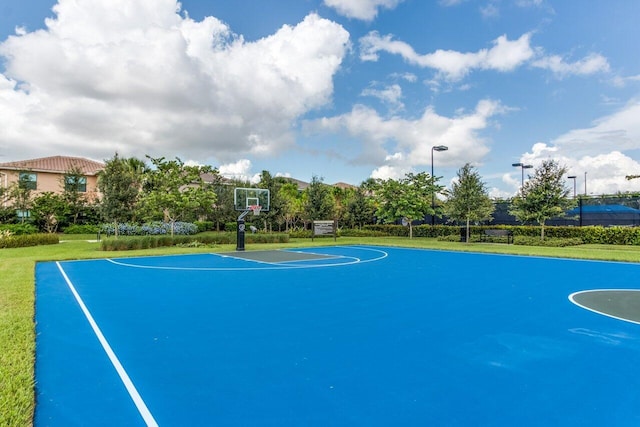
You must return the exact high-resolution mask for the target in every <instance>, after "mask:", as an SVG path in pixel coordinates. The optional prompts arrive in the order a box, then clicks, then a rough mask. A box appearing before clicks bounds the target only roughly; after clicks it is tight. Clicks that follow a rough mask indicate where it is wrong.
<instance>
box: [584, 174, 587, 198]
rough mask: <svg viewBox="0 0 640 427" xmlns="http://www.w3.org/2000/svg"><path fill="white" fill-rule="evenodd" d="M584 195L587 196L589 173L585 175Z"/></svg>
mask: <svg viewBox="0 0 640 427" xmlns="http://www.w3.org/2000/svg"><path fill="white" fill-rule="evenodd" d="M584 195H585V197H586V196H587V173H586V172H585V173H584Z"/></svg>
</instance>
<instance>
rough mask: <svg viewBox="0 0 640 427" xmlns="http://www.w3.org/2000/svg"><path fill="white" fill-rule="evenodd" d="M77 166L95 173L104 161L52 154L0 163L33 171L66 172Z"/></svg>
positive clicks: (0, 166) (5, 166) (15, 168)
mask: <svg viewBox="0 0 640 427" xmlns="http://www.w3.org/2000/svg"><path fill="white" fill-rule="evenodd" d="M74 167H76V168H79V169H80V170H81V171H82V173H84V174H85V175H88V176H91V175H96V174H97V173H98V172H100V171H101V170H102V169H104V163H100V162H96V161H93V160H89V159H85V158H82V157H66V156H53V157H42V158H39V159H31V160H19V161H17V162H8V163H0V169H10V170H30V171H34V172H55V173H61V174H63V173H66V172H68V171H69V170H71V169H72V168H74Z"/></svg>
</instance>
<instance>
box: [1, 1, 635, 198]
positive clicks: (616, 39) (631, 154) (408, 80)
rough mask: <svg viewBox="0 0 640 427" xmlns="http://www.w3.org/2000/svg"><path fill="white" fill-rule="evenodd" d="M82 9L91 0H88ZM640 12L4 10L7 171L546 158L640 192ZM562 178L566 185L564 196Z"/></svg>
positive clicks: (608, 188)
mask: <svg viewBox="0 0 640 427" xmlns="http://www.w3.org/2000/svg"><path fill="white" fill-rule="evenodd" d="M89 3H90V4H89ZM638 16H640V2H638V1H637V0H612V1H610V2H597V1H589V2H567V1H548V0H440V1H425V0H279V1H271V2H266V1H263V0H235V1H216V0H207V1H204V0H185V1H183V2H181V3H176V2H175V1H174V0H93V1H92V2H75V1H73V0H59V1H58V2H56V1H55V0H50V1H45V0H29V1H28V2H24V1H11V0H8V1H5V2H3V4H2V5H0V64H1V65H0V162H5V161H13V160H20V159H27V158H34V157H42V156H48V155H58V154H63V155H73V156H83V157H89V158H93V159H97V160H104V159H108V158H110V157H112V156H113V154H114V153H115V152H116V151H117V152H118V153H120V154H121V155H123V156H137V157H141V158H143V157H144V155H146V154H148V155H151V156H152V157H158V156H165V157H168V158H173V157H175V156H178V157H180V158H181V159H182V160H184V161H189V162H194V163H199V164H210V165H213V166H215V167H218V168H219V169H220V170H221V172H223V173H224V174H226V175H228V176H239V177H240V176H241V177H247V178H251V177H254V176H255V175H256V174H259V173H260V171H262V170H268V171H270V172H271V173H272V174H280V175H284V176H291V177H294V178H298V179H302V180H306V181H309V180H310V179H311V177H312V176H313V175H317V176H319V177H322V178H324V180H325V182H327V183H335V182H339V181H343V182H348V183H352V184H359V183H360V182H362V181H364V180H365V179H367V178H369V177H377V178H389V177H393V178H398V177H401V176H403V175H404V174H405V173H407V172H420V171H427V172H429V173H430V171H431V147H433V146H434V145H446V146H447V147H449V150H448V151H446V152H436V153H434V163H435V164H434V168H435V175H436V176H442V177H443V183H444V184H445V185H447V186H448V185H449V183H450V182H451V180H452V179H454V177H455V175H456V171H457V170H458V169H459V168H460V167H462V166H463V165H464V164H465V163H467V162H470V163H472V164H473V165H475V166H476V167H477V168H478V170H479V171H480V173H481V175H482V176H483V178H484V180H485V181H486V183H487V186H488V188H489V189H490V191H491V194H492V195H494V196H497V197H508V196H510V195H512V194H514V193H515V192H516V191H517V189H518V186H519V185H520V180H521V174H520V173H521V171H520V169H518V168H514V167H512V166H511V164H512V163H517V162H524V163H526V164H532V165H534V166H536V165H539V164H540V163H541V162H542V161H544V160H546V159H550V158H552V159H555V160H557V161H559V162H560V163H561V164H563V165H565V166H567V168H568V170H569V173H570V174H573V175H576V176H577V177H578V178H577V179H576V181H577V187H578V190H579V192H583V191H584V181H585V176H586V177H587V183H588V189H587V192H588V193H593V194H602V193H614V192H617V191H638V190H640V180H632V181H628V180H626V179H625V176H626V175H629V174H640V55H638V48H637V46H636V44H637V43H636V41H637V40H640V27H639V26H638V25H637V17H638ZM572 185H573V183H572V182H570V181H568V182H567V186H568V187H570V186H572Z"/></svg>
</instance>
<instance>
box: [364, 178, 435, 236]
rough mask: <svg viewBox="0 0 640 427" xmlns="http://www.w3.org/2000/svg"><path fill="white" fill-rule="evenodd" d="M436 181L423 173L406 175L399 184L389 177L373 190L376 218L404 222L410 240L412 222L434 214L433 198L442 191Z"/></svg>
mask: <svg viewBox="0 0 640 427" xmlns="http://www.w3.org/2000/svg"><path fill="white" fill-rule="evenodd" d="M437 181H438V179H437V178H436V179H433V178H432V177H431V176H430V175H429V174H428V173H426V172H420V173H418V174H413V173H409V174H406V175H405V177H404V178H402V179H400V180H398V181H396V180H394V179H391V178H390V179H387V180H386V181H381V182H380V183H379V188H378V189H376V190H374V191H375V193H376V194H375V197H376V198H377V199H378V204H379V206H378V209H377V211H376V215H378V217H380V218H383V219H385V220H387V221H390V222H394V221H396V220H398V219H404V220H406V222H407V223H408V225H409V238H413V224H412V223H413V221H415V220H418V219H423V218H424V217H425V216H426V215H434V214H435V209H434V207H433V206H432V205H431V201H432V196H433V195H434V194H437V193H441V192H442V191H443V190H444V187H442V186H441V185H438V184H437Z"/></svg>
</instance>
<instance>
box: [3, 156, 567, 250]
mask: <svg viewBox="0 0 640 427" xmlns="http://www.w3.org/2000/svg"><path fill="white" fill-rule="evenodd" d="M147 160H148V162H144V161H141V160H139V159H136V158H121V157H119V156H118V155H117V154H116V155H115V156H114V157H113V158H111V159H109V160H107V161H106V162H105V169H104V170H103V171H102V172H101V174H100V176H99V180H98V188H99V190H100V193H101V197H100V198H99V199H96V200H92V199H91V198H89V197H87V195H86V193H83V192H82V191H80V188H79V185H78V184H79V183H80V182H81V181H82V180H81V178H82V174H81V172H80V171H79V170H70V171H68V172H67V174H65V176H64V178H63V181H64V182H63V184H64V192H63V193H61V194H54V193H42V194H39V195H37V196H35V197H32V190H30V189H29V187H28V186H27V185H22V184H23V183H18V185H16V186H14V187H12V188H10V189H5V190H4V193H0V197H4V198H5V200H10V201H11V202H12V209H10V210H5V212H4V218H3V217H2V215H0V220H1V221H3V222H8V218H10V217H11V215H10V213H11V212H13V218H15V211H20V212H26V211H29V212H31V213H32V218H31V219H32V220H33V221H34V222H35V223H36V224H37V225H39V226H40V228H42V229H43V230H45V231H48V232H54V231H56V230H57V228H58V226H59V225H63V226H68V225H71V224H79V223H98V222H102V221H106V222H113V223H122V222H144V221H153V220H163V221H168V222H170V223H172V224H173V223H174V222H176V221H196V220H200V221H210V222H212V223H213V224H214V227H215V228H216V229H221V228H222V226H223V224H225V223H229V222H233V221H235V219H236V218H237V216H238V212H236V211H235V210H234V204H233V191H234V188H235V187H246V186H248V185H249V184H248V183H246V182H242V181H229V180H228V179H225V178H224V177H222V176H221V175H220V174H219V173H218V171H217V170H216V169H214V168H212V167H209V166H190V165H186V164H184V163H183V162H182V161H181V160H180V159H177V158H176V159H174V160H167V159H165V158H164V157H161V158H151V157H147ZM565 174H566V169H565V168H564V167H562V166H560V165H558V164H557V163H556V162H555V161H553V160H548V161H546V162H544V163H543V164H542V165H541V166H540V167H539V168H538V169H536V170H535V173H534V174H533V176H531V178H530V179H529V180H528V181H526V183H525V184H524V185H523V187H522V188H521V189H520V191H519V193H518V194H517V195H516V196H515V197H514V198H513V199H512V210H511V213H512V214H513V215H515V216H516V218H518V219H519V220H520V221H522V222H525V223H530V222H535V223H538V224H540V225H542V237H543V238H544V224H545V221H546V220H548V219H549V218H553V217H557V216H561V215H563V213H564V212H565V211H566V210H567V209H569V208H571V207H572V202H573V201H572V200H571V199H570V198H569V190H568V189H567V188H565V186H564V182H565V180H564V175H565ZM74 183H75V185H74ZM255 186H256V187H259V188H266V189H269V190H270V194H271V207H270V210H269V211H268V212H263V213H262V214H261V215H260V216H259V217H255V219H254V221H259V222H260V224H259V226H260V228H263V229H267V230H278V231H282V230H284V231H287V230H290V229H292V228H295V227H303V228H306V227H307V225H308V223H309V222H310V221H312V220H315V219H335V220H337V221H338V222H339V224H340V225H341V226H345V227H349V228H358V227H362V226H363V225H365V224H372V223H375V222H386V223H397V222H402V223H403V224H406V225H407V226H408V227H409V229H410V230H409V235H410V236H412V235H413V224H414V223H416V222H421V221H423V220H424V219H425V217H428V216H430V217H433V216H442V215H444V216H446V218H447V219H448V220H449V221H450V222H452V223H458V224H464V225H466V227H467V241H469V238H468V237H469V236H468V230H469V226H470V225H472V224H477V223H481V222H483V221H488V220H490V219H491V215H492V213H493V209H494V203H493V201H492V200H491V198H490V197H489V195H488V190H487V187H486V184H485V183H484V182H483V181H482V179H481V176H480V174H479V173H478V171H477V170H476V169H475V168H474V167H473V166H472V165H470V164H466V165H464V166H463V167H462V168H461V169H460V170H459V171H458V178H457V180H456V181H455V182H454V183H453V184H452V185H451V188H450V189H448V190H447V189H446V188H445V187H444V186H443V185H442V184H441V183H440V177H434V176H430V175H429V174H428V173H426V172H421V173H415V174H414V173H409V174H407V175H405V176H404V177H403V178H401V179H397V180H396V179H387V180H374V179H369V180H367V181H365V182H363V183H362V184H361V185H360V186H358V187H350V188H338V187H335V186H328V185H325V184H324V183H323V182H322V178H319V177H316V176H314V177H313V178H312V180H311V183H310V184H309V186H308V187H307V188H306V189H305V190H304V191H300V190H299V189H298V187H297V185H296V184H295V183H294V182H293V181H292V180H289V179H287V178H284V177H274V176H272V175H271V174H270V173H269V172H267V171H263V172H262V174H261V176H260V182H258V183H257V184H256V185H255ZM24 218H25V217H24V216H23V217H22V220H24ZM115 228H116V230H117V228H118V227H115Z"/></svg>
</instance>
